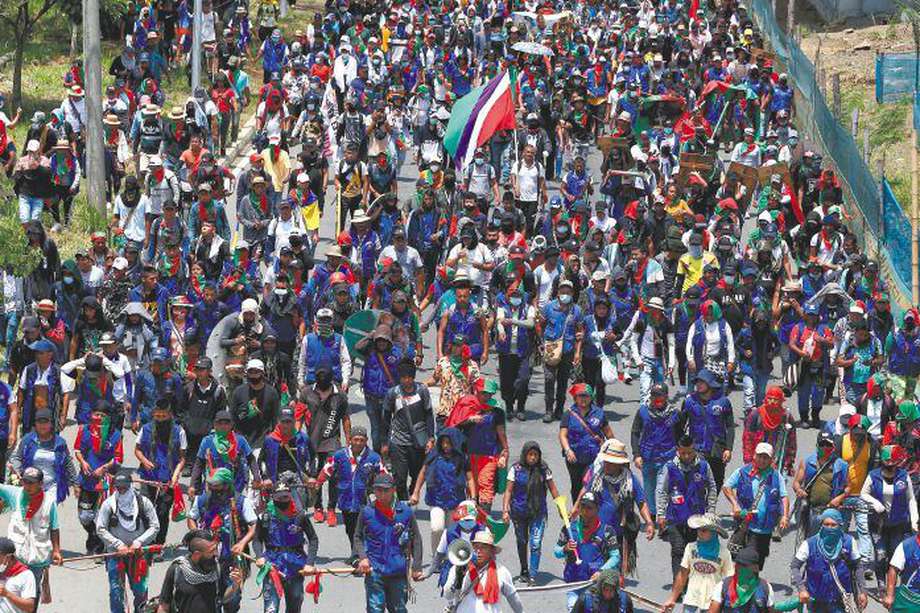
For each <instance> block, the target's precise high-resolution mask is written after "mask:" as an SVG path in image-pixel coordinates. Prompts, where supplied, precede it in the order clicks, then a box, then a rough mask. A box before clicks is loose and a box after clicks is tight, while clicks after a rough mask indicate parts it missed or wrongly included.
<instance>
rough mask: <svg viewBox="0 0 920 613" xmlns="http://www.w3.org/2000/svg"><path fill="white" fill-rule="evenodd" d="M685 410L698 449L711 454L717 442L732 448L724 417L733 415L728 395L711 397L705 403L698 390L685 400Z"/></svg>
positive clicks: (691, 434) (694, 443) (694, 444)
mask: <svg viewBox="0 0 920 613" xmlns="http://www.w3.org/2000/svg"><path fill="white" fill-rule="evenodd" d="M684 411H686V412H687V416H688V418H689V420H690V436H691V438H693V446H694V447H695V448H696V450H697V451H699V452H701V453H703V454H705V455H710V454H711V453H712V451H713V447H714V446H715V445H716V443H718V444H720V445H725V446H726V447H727V448H729V449H730V448H731V446H730V445H728V444H727V442H728V434H729V433H728V431H727V430H726V428H725V422H724V421H723V418H724V416H725V415H726V414H728V415H731V413H732V405H731V403H730V402H729V401H728V398H727V397H726V396H722V397H721V398H711V399H710V400H709V401H708V402H706V403H705V404H704V403H703V401H702V400H701V399H700V397H699V395H698V394H697V393H696V392H693V393H692V394H690V395H689V396H687V398H686V400H684Z"/></svg>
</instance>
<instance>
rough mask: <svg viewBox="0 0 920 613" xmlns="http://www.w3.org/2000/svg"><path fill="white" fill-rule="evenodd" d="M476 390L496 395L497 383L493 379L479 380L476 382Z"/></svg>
mask: <svg viewBox="0 0 920 613" xmlns="http://www.w3.org/2000/svg"><path fill="white" fill-rule="evenodd" d="M476 385H477V389H478V390H479V391H480V392H484V393H486V394H497V393H498V389H499V388H498V382H497V381H495V379H480V380H479V381H477V384H476Z"/></svg>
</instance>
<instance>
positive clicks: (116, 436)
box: [77, 426, 121, 491]
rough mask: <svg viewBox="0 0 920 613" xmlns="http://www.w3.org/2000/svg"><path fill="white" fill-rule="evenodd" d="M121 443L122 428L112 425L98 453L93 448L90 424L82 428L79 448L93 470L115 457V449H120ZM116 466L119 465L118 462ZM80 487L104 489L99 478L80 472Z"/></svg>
mask: <svg viewBox="0 0 920 613" xmlns="http://www.w3.org/2000/svg"><path fill="white" fill-rule="evenodd" d="M119 443H121V430H116V429H115V428H114V427H111V428H109V437H108V438H107V439H106V440H105V441H103V442H102V447H101V448H100V449H99V453H96V452H95V451H94V450H93V442H92V438H91V437H90V434H89V426H83V427H82V428H81V429H80V438H79V439H78V441H77V449H79V450H80V453H81V454H83V459H84V460H86V463H87V464H89V467H90V468H92V469H93V470H96V469H97V468H99V467H100V466H102V465H103V464H105V463H106V462H109V461H111V460H112V459H114V458H115V451H116V450H117V449H118V445H119ZM115 467H116V468H117V467H118V463H117V462H116V464H115ZM80 487H81V488H83V489H85V490H92V491H96V490H97V489H99V490H101V489H102V488H101V484H100V480H99V479H98V478H96V477H93V476H88V475H84V474H82V473H81V474H80Z"/></svg>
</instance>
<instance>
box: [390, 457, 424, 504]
mask: <svg viewBox="0 0 920 613" xmlns="http://www.w3.org/2000/svg"><path fill="white" fill-rule="evenodd" d="M424 461H425V450H424V449H416V448H415V447H409V446H402V445H392V446H390V464H391V465H392V466H393V478H394V479H395V480H396V496H397V498H398V499H399V500H408V499H409V492H410V491H413V490H414V489H415V481H416V479H418V474H419V472H420V471H421V470H422V463H423V462H424ZM406 481H410V485H409V489H406Z"/></svg>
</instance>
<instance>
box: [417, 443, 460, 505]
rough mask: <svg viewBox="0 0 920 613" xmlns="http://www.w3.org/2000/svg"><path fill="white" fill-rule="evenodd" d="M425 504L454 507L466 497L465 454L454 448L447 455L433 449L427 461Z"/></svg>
mask: <svg viewBox="0 0 920 613" xmlns="http://www.w3.org/2000/svg"><path fill="white" fill-rule="evenodd" d="M426 465H427V467H428V468H427V469H426V470H425V504H427V505H428V506H429V507H438V508H441V509H450V510H452V509H454V508H455V507H456V506H457V505H458V504H460V503H461V502H463V500H464V499H465V498H466V473H465V472H464V471H463V470H462V468H461V467H462V466H463V455H462V454H461V453H460V452H459V450H454V451H452V452H451V455H449V456H445V455H444V454H443V453H440V452H439V451H436V450H432V453H430V454H429V455H428V459H427V461H426Z"/></svg>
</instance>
